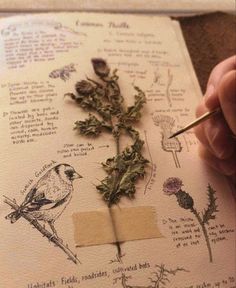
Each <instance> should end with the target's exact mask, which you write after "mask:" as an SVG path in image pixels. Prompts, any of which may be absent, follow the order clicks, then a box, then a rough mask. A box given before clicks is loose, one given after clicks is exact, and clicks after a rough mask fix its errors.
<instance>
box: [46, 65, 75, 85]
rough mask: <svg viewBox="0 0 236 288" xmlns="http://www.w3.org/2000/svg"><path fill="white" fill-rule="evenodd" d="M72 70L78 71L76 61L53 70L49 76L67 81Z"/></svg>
mask: <svg viewBox="0 0 236 288" xmlns="http://www.w3.org/2000/svg"><path fill="white" fill-rule="evenodd" d="M72 72H76V69H75V64H74V63H71V64H69V65H65V66H63V67H61V68H58V69H55V70H53V71H52V72H51V73H50V74H49V77H50V78H53V79H56V78H60V79H61V80H63V81H67V80H69V79H70V74H71V73H72Z"/></svg>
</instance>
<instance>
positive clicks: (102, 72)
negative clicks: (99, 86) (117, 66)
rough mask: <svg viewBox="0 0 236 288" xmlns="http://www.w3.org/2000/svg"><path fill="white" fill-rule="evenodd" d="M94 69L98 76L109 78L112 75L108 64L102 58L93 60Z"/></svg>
mask: <svg viewBox="0 0 236 288" xmlns="http://www.w3.org/2000/svg"><path fill="white" fill-rule="evenodd" d="M91 61H92V64H93V69H94V72H95V73H96V75H97V76H99V77H107V76H108V74H109V73H110V68H109V67H108V65H107V62H106V61H105V60H103V59H102V58H93V59H92V60H91Z"/></svg>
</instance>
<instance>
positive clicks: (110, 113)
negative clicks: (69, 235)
mask: <svg viewBox="0 0 236 288" xmlns="http://www.w3.org/2000/svg"><path fill="white" fill-rule="evenodd" d="M92 65H93V69H94V72H95V74H96V75H97V76H98V78H99V80H98V81H96V80H93V79H90V78H87V79H86V80H82V81H79V82H77V83H76V85H75V90H76V94H72V93H68V94H66V95H67V96H69V97H71V99H73V100H74V101H75V102H76V103H77V104H78V105H79V106H80V107H81V108H82V109H84V110H86V111H89V112H93V113H94V114H96V116H95V115H94V114H89V116H88V118H87V119H85V120H83V121H77V122H76V123H75V129H76V130H78V131H79V132H80V134H82V135H85V136H99V135H100V134H102V133H103V132H107V133H110V134H111V135H112V136H113V139H114V143H115V146H116V155H115V156H114V157H112V158H109V159H107V160H106V161H105V162H104V163H102V167H103V168H104V170H105V172H106V173H107V176H106V177H105V179H103V180H102V181H101V182H100V184H99V185H97V186H96V188H97V190H98V192H99V193H100V194H101V195H102V198H103V200H104V201H105V202H106V204H107V206H108V208H109V212H110V216H111V220H112V222H113V224H114V220H113V216H112V210H111V209H110V208H111V207H112V205H114V204H117V203H118V202H119V201H120V199H121V197H128V198H130V199H132V198H133V197H134V194H135V191H136V188H135V183H136V181H137V180H138V179H139V178H142V177H143V176H144V174H145V166H146V164H147V162H148V160H146V159H145V158H144V157H143V156H142V148H143V144H144V141H142V140H141V139H140V137H139V132H138V131H137V130H135V128H134V127H133V124H134V123H135V122H138V121H139V119H140V118H141V111H142V108H143V105H144V104H145V102H146V99H145V94H144V92H143V91H142V90H141V89H140V88H138V87H137V86H134V89H135V91H136V95H135V96H134V97H135V101H134V104H133V105H132V106H129V107H126V106H125V104H124V98H123V96H122V92H121V89H120V86H119V84H118V79H119V77H118V75H117V69H115V70H114V71H113V72H111V71H110V68H109V66H108V65H107V63H106V61H105V60H103V59H100V58H95V59H92ZM121 135H127V136H129V138H130V139H131V141H132V145H130V146H128V147H126V148H125V149H124V150H123V151H121V148H120V144H121V143H120V141H121V140H120V138H121ZM113 227H114V233H115V234H116V231H115V225H113ZM116 245H117V249H118V255H119V257H120V256H121V248H120V243H118V242H117V243H116Z"/></svg>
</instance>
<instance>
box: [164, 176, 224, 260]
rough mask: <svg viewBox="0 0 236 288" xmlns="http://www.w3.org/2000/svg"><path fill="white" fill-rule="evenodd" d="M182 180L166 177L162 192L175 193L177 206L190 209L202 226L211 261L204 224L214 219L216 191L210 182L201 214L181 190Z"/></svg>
mask: <svg viewBox="0 0 236 288" xmlns="http://www.w3.org/2000/svg"><path fill="white" fill-rule="evenodd" d="M182 186H183V182H182V180H181V179H179V178H177V177H170V178H168V179H167V180H166V181H165V182H164V184H163V192H164V193H165V194H166V195H168V196H171V195H175V196H176V198H177V202H178V204H179V206H180V207H181V208H183V209H188V210H190V211H191V212H192V213H193V214H194V216H195V217H196V219H197V221H198V223H199V224H200V226H201V228H202V232H203V235H204V237H205V240H206V245H207V249H208V252H209V261H210V262H213V259H212V251H211V245H210V240H209V236H208V233H207V229H206V224H209V221H210V220H213V219H215V217H216V216H215V213H216V212H218V210H217V205H216V199H217V198H216V197H215V193H216V191H215V190H213V188H212V187H211V185H210V184H208V186H207V194H208V204H207V208H206V209H205V210H204V211H203V213H202V215H201V216H200V213H199V212H198V211H197V209H196V208H195V207H194V200H193V198H192V197H191V196H190V195H189V194H188V193H187V192H185V191H183V190H182V188H181V187H182Z"/></svg>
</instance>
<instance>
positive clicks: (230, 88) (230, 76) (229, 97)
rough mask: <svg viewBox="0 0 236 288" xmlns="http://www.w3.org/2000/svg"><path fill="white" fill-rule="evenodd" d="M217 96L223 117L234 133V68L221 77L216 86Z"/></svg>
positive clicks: (235, 107)
mask: <svg viewBox="0 0 236 288" xmlns="http://www.w3.org/2000/svg"><path fill="white" fill-rule="evenodd" d="M218 97H219V102H220V106H221V109H222V111H223V114H224V118H225V120H226V122H227V123H228V125H229V127H230V129H231V131H232V132H233V134H235V135H236V70H232V71H230V72H228V73H226V74H225V75H224V76H223V77H222V79H221V81H220V83H219V87H218Z"/></svg>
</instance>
